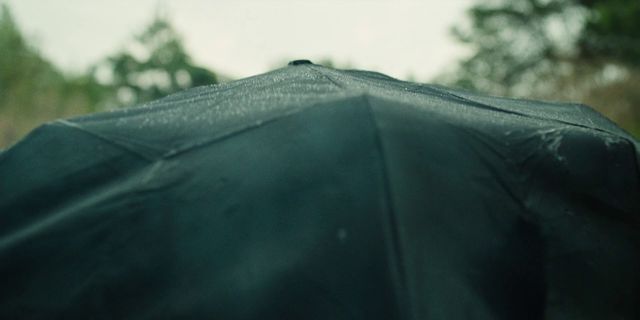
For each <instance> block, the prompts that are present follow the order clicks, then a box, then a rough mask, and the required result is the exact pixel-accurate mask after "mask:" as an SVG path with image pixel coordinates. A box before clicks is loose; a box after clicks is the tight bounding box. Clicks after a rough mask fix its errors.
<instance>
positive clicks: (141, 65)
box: [93, 15, 217, 106]
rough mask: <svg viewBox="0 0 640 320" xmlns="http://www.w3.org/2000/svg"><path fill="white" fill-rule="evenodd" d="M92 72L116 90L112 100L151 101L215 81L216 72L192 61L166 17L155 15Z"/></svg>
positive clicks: (118, 102)
mask: <svg viewBox="0 0 640 320" xmlns="http://www.w3.org/2000/svg"><path fill="white" fill-rule="evenodd" d="M93 74H94V76H95V77H96V79H99V80H100V81H101V82H102V83H103V84H105V85H108V86H110V87H111V88H113V90H114V91H115V92H116V101H115V103H116V104H117V105H118V106H127V105H133V104H138V103H142V102H146V101H151V100H154V99H158V98H161V97H164V96H166V95H168V94H171V93H174V92H177V91H180V90H183V89H186V88H190V87H194V86H200V85H208V84H215V83H217V78H216V75H215V74H214V73H213V72H211V71H209V70H207V69H205V68H203V67H199V66H196V65H194V64H193V63H192V62H191V58H190V57H189V55H188V54H187V52H186V51H185V49H184V46H183V44H182V39H181V37H180V36H179V35H178V34H177V32H176V31H175V29H174V28H173V26H172V25H171V24H170V22H169V20H168V19H167V18H165V17H162V16H160V15H156V17H155V18H154V20H153V21H152V23H151V24H150V25H149V26H148V27H147V28H146V29H145V30H144V32H142V33H141V34H140V35H138V36H136V37H135V38H134V41H133V42H132V43H130V45H129V46H128V47H127V48H126V49H125V50H123V51H121V52H119V53H117V54H115V55H113V56H111V57H109V58H108V59H107V60H106V61H105V62H103V63H101V64H98V65H97V66H96V67H94V70H93Z"/></svg>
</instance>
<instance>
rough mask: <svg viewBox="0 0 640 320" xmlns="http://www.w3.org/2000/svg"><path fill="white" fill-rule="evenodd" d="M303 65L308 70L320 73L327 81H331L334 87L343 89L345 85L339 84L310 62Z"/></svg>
mask: <svg viewBox="0 0 640 320" xmlns="http://www.w3.org/2000/svg"><path fill="white" fill-rule="evenodd" d="M304 66H305V67H307V68H309V70H311V71H313V72H315V73H317V74H319V75H321V76H322V77H323V78H325V79H327V80H328V81H329V82H331V83H332V84H333V85H335V86H336V87H338V88H340V89H345V86H344V85H342V84H340V83H339V82H338V81H336V80H335V79H333V78H332V77H330V76H329V75H327V74H326V73H324V72H322V71H321V70H318V69H317V68H315V67H314V66H313V65H310V64H306V65H304Z"/></svg>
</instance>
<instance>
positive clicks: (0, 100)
mask: <svg viewBox="0 0 640 320" xmlns="http://www.w3.org/2000/svg"><path fill="white" fill-rule="evenodd" d="M104 95H105V91H104V90H103V89H102V88H101V86H100V85H99V84H97V83H96V82H95V81H93V80H92V78H90V77H86V76H77V77H76V76H66V75H64V74H62V72H60V71H59V70H58V69H56V68H55V67H54V66H53V65H52V64H51V63H49V62H48V61H47V60H46V59H44V58H43V57H42V56H41V55H40V53H39V52H38V51H37V50H36V49H35V48H34V47H32V46H31V45H30V44H29V43H28V41H26V40H25V38H24V37H23V36H22V34H21V32H20V30H19V28H18V26H17V24H16V22H15V20H14V19H13V16H12V14H11V11H10V10H9V8H8V7H7V6H6V5H3V6H2V7H0V148H2V147H3V146H7V145H9V144H10V143H13V142H14V141H15V140H17V139H18V138H19V137H21V136H23V135H24V134H25V133H27V132H28V131H29V130H31V129H33V128H34V127H35V126H37V125H39V124H41V123H42V122H46V121H49V120H52V119H55V118H60V117H68V116H72V115H76V114H81V113H86V112H91V111H94V110H96V108H97V106H99V104H100V103H99V102H100V101H101V100H102V99H103V98H104Z"/></svg>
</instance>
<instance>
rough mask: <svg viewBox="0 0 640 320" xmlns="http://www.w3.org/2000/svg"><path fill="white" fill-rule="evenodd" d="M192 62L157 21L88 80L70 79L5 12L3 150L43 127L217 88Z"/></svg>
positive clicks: (1, 10) (0, 44)
mask: <svg viewBox="0 0 640 320" xmlns="http://www.w3.org/2000/svg"><path fill="white" fill-rule="evenodd" d="M216 82H217V78H216V75H215V74H214V73H213V72H211V71H209V70H207V69H205V68H203V67H199V66H197V65H194V64H193V63H192V62H191V59H190V57H189V55H188V54H187V52H186V50H185V49H184V46H183V44H182V39H181V38H180V36H179V35H178V34H177V33H176V32H175V30H174V29H173V27H172V26H171V24H170V23H169V21H168V20H167V19H165V18H159V17H157V18H156V19H154V20H153V22H152V23H151V24H150V25H149V26H148V27H147V28H146V30H145V31H144V32H142V33H141V34H140V35H138V36H137V37H135V39H134V41H133V42H132V43H131V44H130V47H128V48H127V50H123V51H121V52H119V53H117V54H114V55H113V56H111V57H109V58H108V59H106V60H105V61H103V62H102V63H99V64H97V65H95V66H94V67H92V68H91V69H90V70H89V72H88V73H86V74H77V75H69V74H65V73H64V72H62V71H60V70H59V69H57V68H56V67H55V66H54V65H53V64H51V63H50V62H49V61H47V60H46V59H45V58H44V57H43V56H42V55H41V54H40V53H39V52H38V50H37V49H36V48H35V47H33V46H32V45H31V44H29V42H28V41H27V39H25V37H24V36H23V35H22V33H21V31H20V29H19V28H18V25H17V23H16V22H15V20H14V18H13V16H12V14H11V11H10V10H9V8H8V7H7V6H6V5H3V6H1V7H0V148H3V147H6V146H8V145H10V144H11V143H14V142H15V141H16V140H18V139H19V138H20V137H22V136H24V135H25V134H26V133H27V132H29V131H30V130H32V129H33V128H34V127H36V126H38V125H40V124H41V123H43V122H46V121H51V120H53V119H57V118H64V117H70V116H75V115H80V114H84V113H88V112H94V111H101V110H105V109H109V108H114V107H120V106H127V105H133V104H138V103H142V102H146V101H150V100H154V99H157V98H160V97H163V96H165V95H168V94H170V93H173V92H176V91H180V90H182V89H185V88H189V87H193V86H200V85H207V84H214V83H216Z"/></svg>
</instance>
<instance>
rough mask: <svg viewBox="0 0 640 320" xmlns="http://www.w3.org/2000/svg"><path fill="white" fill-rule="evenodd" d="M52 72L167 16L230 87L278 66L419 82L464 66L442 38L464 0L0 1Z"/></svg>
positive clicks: (91, 57) (113, 48)
mask: <svg viewBox="0 0 640 320" xmlns="http://www.w3.org/2000/svg"><path fill="white" fill-rule="evenodd" d="M0 2H4V3H7V4H9V6H10V8H11V9H12V12H13V14H14V16H15V18H16V20H17V22H18V24H19V25H20V26H21V28H22V30H23V32H24V33H25V34H26V35H27V36H28V37H29V38H30V39H31V40H32V41H33V42H34V43H35V44H36V46H37V47H38V48H39V49H40V50H41V51H42V52H43V54H44V55H45V56H47V57H48V58H49V59H51V60H52V61H53V62H54V63H55V64H56V65H58V66H60V67H62V68H63V69H65V70H68V71H72V72H81V71H83V70H85V69H86V68H87V67H88V66H90V65H91V64H93V63H95V62H98V61H99V60H101V59H104V58H105V57H106V56H108V55H109V54H112V53H114V52H117V51H118V50H120V49H122V48H123V47H124V46H125V45H126V44H127V42H129V41H130V40H131V39H132V37H133V35H135V34H136V33H139V32H140V31H141V30H143V29H144V28H145V26H146V25H148V23H149V22H150V21H151V20H152V19H153V17H154V15H155V13H156V12H157V11H158V8H161V9H160V10H161V11H163V12H167V13H168V16H169V18H170V20H171V21H172V22H173V23H174V25H175V27H176V29H177V30H178V32H179V33H180V34H181V35H182V36H183V38H184V43H185V46H186V48H187V52H189V53H190V54H191V56H192V58H193V60H194V62H196V63H198V64H200V65H203V66H205V67H207V68H210V69H212V70H214V71H217V72H220V73H223V74H225V75H228V76H231V77H233V78H243V77H247V76H251V75H255V74H259V73H262V72H265V71H268V70H270V69H273V68H275V67H278V66H280V65H284V64H286V61H287V60H292V59H310V60H312V61H313V60H316V61H318V60H321V59H324V58H331V59H332V60H333V61H334V62H335V63H336V64H337V65H338V66H340V65H349V66H351V67H353V68H359V69H367V70H373V71H379V72H383V73H386V74H388V75H391V76H394V77H398V78H407V77H412V78H414V79H417V80H422V81H428V80H429V79H431V78H433V77H434V76H436V75H437V74H439V73H441V72H442V71H443V70H445V69H447V68H450V66H451V65H452V64H453V63H455V61H456V60H457V59H459V58H461V57H463V56H464V54H465V53H466V50H465V48H463V47H462V46H461V45H459V44H458V43H457V42H456V41H455V40H454V39H453V38H452V37H451V36H450V32H449V30H450V28H451V26H453V25H455V24H459V23H462V22H463V21H464V20H465V9H467V8H468V7H469V6H470V5H471V4H472V0H448V1H442V0H440V1H436V0H422V1H418V0H413V1H408V0H395V1H394V0H317V1H316V0H234V1H222V0H0Z"/></svg>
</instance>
